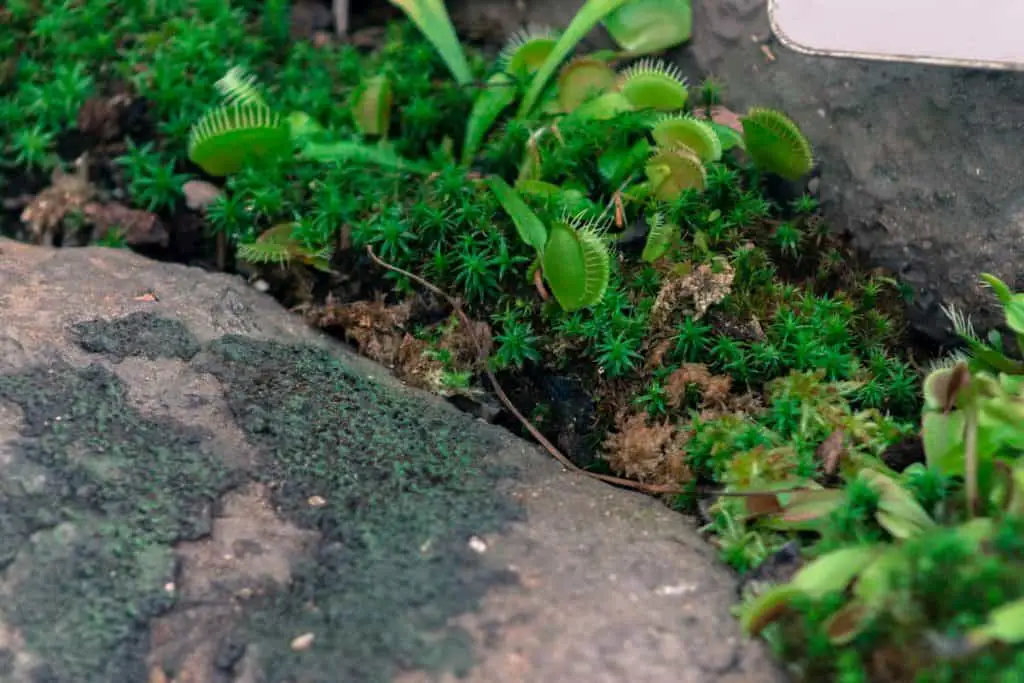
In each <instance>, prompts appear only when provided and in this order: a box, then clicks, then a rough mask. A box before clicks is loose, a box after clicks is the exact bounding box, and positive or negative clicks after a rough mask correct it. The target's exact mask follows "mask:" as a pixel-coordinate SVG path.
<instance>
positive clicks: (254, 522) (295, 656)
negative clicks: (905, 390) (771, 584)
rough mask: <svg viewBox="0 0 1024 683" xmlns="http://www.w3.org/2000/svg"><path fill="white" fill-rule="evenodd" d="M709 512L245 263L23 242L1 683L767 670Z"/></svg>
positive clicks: (12, 327) (2, 422) (13, 298)
mask: <svg viewBox="0 0 1024 683" xmlns="http://www.w3.org/2000/svg"><path fill="white" fill-rule="evenodd" d="M735 600H736V590H735V580H734V577H733V576H731V575H730V573H729V572H728V571H727V570H726V569H725V568H724V567H723V566H721V565H720V564H719V563H718V562H717V561H716V560H715V557H714V552H713V550H712V549H711V548H710V547H709V546H708V545H707V544H705V543H704V541H703V540H702V539H701V538H700V537H699V536H698V534H697V533H696V531H695V530H694V525H693V523H692V521H691V520H688V519H686V518H684V517H682V516H679V515H676V514H674V513H672V512H670V511H669V510H668V509H666V508H665V507H664V506H662V505H661V504H659V503H658V502H656V501H655V500H653V499H650V498H646V497H644V496H642V495H639V494H633V493H629V492H625V491H621V490H616V489H612V488H610V487H608V486H605V485H602V484H600V483H597V482H595V481H593V480H589V479H585V478H582V477H580V476H577V475H573V474H569V473H566V472H564V471H563V470H562V469H561V468H560V467H559V466H558V465H557V464H556V463H554V462H553V460H552V459H551V458H549V457H547V456H546V455H544V454H542V453H541V452H539V451H538V450H537V449H535V448H534V447H532V446H531V445H528V444H526V443H524V442H522V441H519V440H517V439H515V438H513V437H511V436H510V435H508V434H507V433H505V432H502V431H500V430H498V429H497V428H495V427H492V426H489V425H486V424H483V423H480V422H477V421H474V420H472V419H471V418H469V417H468V416H466V415H465V414H463V413H459V412H458V411H456V410H455V409H454V408H452V407H450V406H449V405H448V404H446V403H445V402H443V401H441V400H440V399H437V398H436V397H433V396H429V395H426V394H423V393H419V392H414V391H411V390H409V389H407V388H405V387H403V386H401V385H400V383H398V382H397V381H396V380H394V379H393V378H392V377H390V376H389V375H388V374H387V372H386V371H384V370H383V369H382V368H381V367H379V366H376V365H374V364H372V363H370V362H368V361H366V360H364V359H361V358H358V357H356V356H354V355H353V354H352V353H351V352H349V351H347V350H346V349H344V348H342V347H341V346H340V345H338V344H336V343H334V342H333V341H330V340H328V339H326V338H324V337H322V336H320V335H318V334H316V333H315V332H313V331H311V330H309V329H307V328H306V327H305V326H304V325H303V324H302V323H301V321H300V320H299V319H297V318H296V317H294V316H292V315H291V314H289V313H287V312H285V311H284V310H282V309H281V308H280V307H279V306H278V305H277V304H276V303H274V302H273V301H272V300H270V299H269V298H267V297H265V296H264V295H262V294H259V293H257V292H256V291H255V290H253V289H251V288H249V287H247V286H246V285H245V284H244V283H243V282H242V281H240V280H239V279H236V278H231V277H228V276H225V275H215V274H208V273H205V272H202V271H200V270H197V269H192V268H186V267H183V266H179V265H169V264H158V263H154V262H150V261H147V260H145V259H143V258H141V257H139V256H135V255H132V254H131V253H128V252H124V251H117V250H105V249H97V248H86V249H64V250H59V251H53V250H46V249H43V248H40V247H29V246H24V245H20V244H16V243H13V242H10V241H4V240H0V680H2V681H5V682H8V681H10V682H17V683H23V682H24V683H29V682H31V683H41V682H42V681H48V682H52V683H72V682H73V683H122V682H123V683H140V681H146V680H148V681H151V682H154V683H155V682H158V681H170V680H173V681H175V682H176V683H186V682H191V683H227V682H238V683H257V682H266V683H284V682H285V681H289V682H292V683H328V682H330V683H338V682H342V683H346V682H350V681H351V682H358V683H376V682H378V681H380V682H383V681H397V682H401V683H413V682H419V681H429V680H443V681H454V680H456V677H457V676H459V675H463V676H465V677H464V678H462V679H460V680H465V681H470V682H480V683H483V682H487V683H503V682H508V683H512V682H513V681H515V682H521V681H531V682H536V683H543V682H548V681H550V682H552V683H555V682H558V683H561V682H563V681H564V682H569V681H586V682H587V683H600V682H604V681H608V682H618V681H623V682H624V681H630V682H633V683H640V682H644V681H651V682H662V681H664V682H666V683H669V682H671V683H679V682H693V683H698V682H700V683H713V682H726V681H729V682H735V683H741V682H747V681H749V682H755V681H756V682H758V683H761V682H771V681H781V680H783V678H782V676H781V675H780V674H779V673H778V670H777V669H775V668H774V666H773V664H772V663H771V662H770V660H769V659H768V658H767V655H766V654H765V652H764V651H763V649H762V647H761V646H760V645H759V644H758V643H755V642H751V641H748V640H745V639H744V638H742V637H741V635H740V633H739V632H738V628H737V625H736V623H735V622H734V620H733V618H732V617H731V616H730V614H729V608H730V606H731V605H732V604H733V603H734V601H735Z"/></svg>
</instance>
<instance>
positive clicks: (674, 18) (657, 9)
mask: <svg viewBox="0 0 1024 683" xmlns="http://www.w3.org/2000/svg"><path fill="white" fill-rule="evenodd" d="M602 23H603V24H604V27H605V28H606V29H608V33H609V35H611V37H612V38H613V39H614V40H615V42H616V43H618V44H619V46H620V47H621V48H623V49H624V50H626V51H628V52H630V53H632V54H646V53H651V52H659V51H661V50H667V49H668V48H671V47H675V46H676V45H679V44H681V43H685V42H686V41H688V40H689V39H690V33H691V29H692V26H693V11H692V9H691V7H690V0H633V2H627V3H626V4H625V5H623V6H621V7H619V8H618V9H617V10H615V11H613V12H611V13H610V14H609V15H608V16H607V17H605V19H604V21H603V22H602Z"/></svg>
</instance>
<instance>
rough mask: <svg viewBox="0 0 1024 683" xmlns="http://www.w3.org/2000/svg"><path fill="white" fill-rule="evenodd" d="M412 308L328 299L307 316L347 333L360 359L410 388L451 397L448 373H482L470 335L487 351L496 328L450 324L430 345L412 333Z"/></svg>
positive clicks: (409, 304) (409, 302)
mask: <svg viewBox="0 0 1024 683" xmlns="http://www.w3.org/2000/svg"><path fill="white" fill-rule="evenodd" d="M413 307H414V302H413V301H412V300H406V301H404V302H403V303H401V304H397V305H390V306H389V305H387V304H385V303H384V300H383V299H382V298H379V297H378V298H377V299H376V300H374V301H354V302H351V303H345V304H339V303H337V302H336V301H335V300H334V298H333V297H332V296H330V295H328V297H327V300H326V302H325V303H324V304H323V305H321V306H305V307H302V312H303V313H304V314H305V317H306V319H307V320H308V321H309V322H310V323H312V324H313V325H315V326H317V327H320V328H321V329H327V330H340V331H342V332H343V333H344V337H345V338H346V339H347V340H348V341H350V342H352V343H354V344H355V346H356V348H357V349H359V352H360V353H361V354H363V355H365V356H367V357H368V358H371V359H372V360H375V361H377V362H378V363H381V364H382V365H386V366H387V367H388V368H390V369H392V370H394V371H395V373H396V374H397V375H398V376H399V377H400V378H402V379H403V380H404V381H406V382H408V383H409V384H412V385H414V386H417V387H420V388H425V389H429V390H431V391H434V392H436V393H440V394H445V395H446V394H448V393H450V390H449V389H448V388H446V387H445V386H444V385H443V382H442V377H443V374H444V371H445V370H456V371H473V370H477V369H479V365H480V360H479V358H478V357H477V350H476V345H475V344H474V341H473V337H472V336H470V335H471V334H472V335H475V337H476V339H477V340H479V341H481V342H482V343H483V344H484V346H485V348H488V347H489V346H490V340H491V328H490V326H489V325H488V324H487V323H483V322H475V323H474V329H473V331H472V332H471V333H470V332H467V331H466V330H465V329H464V328H463V326H462V325H459V324H456V323H455V321H454V320H453V319H449V320H447V321H445V322H442V323H440V324H438V325H435V326H434V327H433V328H432V330H434V331H438V330H439V331H440V335H439V337H438V339H437V340H436V341H435V342H434V343H433V344H431V343H430V342H428V341H426V340H424V339H420V338H417V337H416V336H414V335H413V334H412V333H411V332H410V331H409V329H408V324H409V321H410V318H411V317H412V313H413ZM442 355H443V356H445V361H442V360H441V356H442Z"/></svg>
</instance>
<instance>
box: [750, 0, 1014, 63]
mask: <svg viewBox="0 0 1024 683" xmlns="http://www.w3.org/2000/svg"><path fill="white" fill-rule="evenodd" d="M768 14H769V17H770V19H771V24H772V31H773V32H774V33H775V35H776V37H778V39H779V40H780V41H781V42H782V44H783V45H785V46H786V47H788V48H790V49H792V50H795V51H797V52H803V53H808V54H816V55H827V56H833V57H856V58H861V59H879V60H886V61H894V62H920V63H926V64H944V65H950V66H964V67H974V68H982V69H1020V70H1024V38H1022V32H1024V0H986V1H984V2H981V1H980V0H768Z"/></svg>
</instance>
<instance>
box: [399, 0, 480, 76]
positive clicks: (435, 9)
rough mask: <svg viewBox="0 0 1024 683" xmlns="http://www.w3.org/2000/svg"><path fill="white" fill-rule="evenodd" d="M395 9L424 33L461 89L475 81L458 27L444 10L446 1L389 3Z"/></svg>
mask: <svg viewBox="0 0 1024 683" xmlns="http://www.w3.org/2000/svg"><path fill="white" fill-rule="evenodd" d="M390 1H391V4H392V5H395V6H396V7H399V8H401V10H402V11H403V12H405V14H406V16H408V17H409V19H411V20H412V22H413V23H414V24H416V27H417V28H418V29H419V30H420V31H422V32H423V35H425V36H426V37H427V40H429V41H430V43H431V44H432V45H433V46H434V47H435V48H436V49H437V51H438V53H439V54H440V55H441V58H442V59H444V62H445V64H447V65H448V69H449V70H450V71H451V73H452V76H454V77H455V82H456V83H458V84H459V85H466V84H467V83H469V82H470V81H471V80H473V73H472V71H471V70H470V67H469V62H468V61H467V59H466V54H465V52H463V50H462V44H461V43H459V37H458V36H457V35H455V27H454V26H453V25H452V20H451V17H449V16H448V10H447V9H446V8H445V6H444V0H390Z"/></svg>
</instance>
